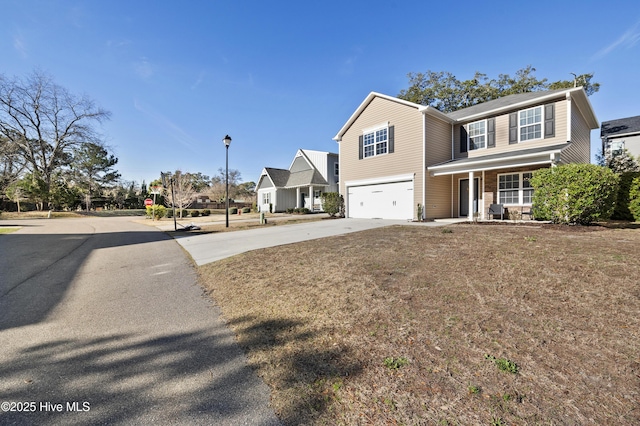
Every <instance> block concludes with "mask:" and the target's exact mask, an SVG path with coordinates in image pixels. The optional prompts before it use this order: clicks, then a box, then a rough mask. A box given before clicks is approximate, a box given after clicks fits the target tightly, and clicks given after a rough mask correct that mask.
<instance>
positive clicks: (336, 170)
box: [333, 163, 340, 176]
mask: <svg viewBox="0 0 640 426" xmlns="http://www.w3.org/2000/svg"><path fill="white" fill-rule="evenodd" d="M333 174H334V176H340V163H333Z"/></svg>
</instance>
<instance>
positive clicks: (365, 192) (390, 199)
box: [348, 181, 413, 220]
mask: <svg viewBox="0 0 640 426" xmlns="http://www.w3.org/2000/svg"><path fill="white" fill-rule="evenodd" d="M348 196H349V201H348V208H349V217H354V218H365V219H366V218H381V219H402V220H405V219H412V218H413V207H412V206H413V182H412V181H403V182H389V183H380V184H375V185H363V186H353V187H349V188H348Z"/></svg>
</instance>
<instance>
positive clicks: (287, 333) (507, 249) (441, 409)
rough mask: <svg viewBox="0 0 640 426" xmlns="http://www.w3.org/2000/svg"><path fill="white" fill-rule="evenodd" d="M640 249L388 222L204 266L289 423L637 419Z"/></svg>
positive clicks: (525, 232)
mask: <svg viewBox="0 0 640 426" xmlns="http://www.w3.org/2000/svg"><path fill="white" fill-rule="evenodd" d="M638 247H640V229H607V228H602V227H570V226H547V227H542V226H539V225H536V224H532V225H528V226H525V225H523V226H508V225H494V226H482V225H454V226H450V227H447V228H428V227H419V226H396V227H388V228H381V229H375V230H370V231H365V232H360V233H354V234H348V235H344V236H337V237H332V238H326V239H321V240H315V241H308V242H303V243H298V244H292V245H288V246H281V247H274V248H269V249H264V250H258V251H254V252H250V253H245V254H243V255H239V256H235V257H233V258H229V259H225V260H221V261H218V262H215V263H212V264H209V265H205V266H202V267H200V268H199V270H200V275H201V279H202V282H203V285H205V287H206V288H207V291H208V292H209V294H210V296H211V297H212V298H213V299H214V300H215V302H216V303H217V304H219V306H220V307H221V309H222V311H223V314H224V317H225V319H226V320H227V322H228V324H229V325H230V326H231V327H232V328H233V330H234V331H235V332H236V334H237V336H238V341H239V343H240V345H241V346H242V347H243V349H244V350H245V351H246V353H247V355H248V358H249V362H250V364H251V365H252V366H253V367H254V368H255V369H256V370H257V372H258V374H259V375H260V376H261V377H262V378H263V379H264V381H265V382H266V383H267V384H268V385H269V386H270V387H271V389H272V404H273V406H274V408H275V409H276V412H277V413H278V415H279V416H280V418H281V419H282V420H283V422H284V423H285V424H288V425H297V424H443V425H456V424H462V425H469V424H485V425H492V424H493V425H498V424H505V425H507V424H508V425H512V424H518V425H534V424H640V284H639V282H640V257H639V256H638Z"/></svg>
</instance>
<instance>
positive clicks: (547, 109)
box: [544, 104, 556, 139]
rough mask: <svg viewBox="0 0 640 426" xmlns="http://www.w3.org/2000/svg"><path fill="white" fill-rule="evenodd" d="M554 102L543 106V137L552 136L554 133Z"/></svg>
mask: <svg viewBox="0 0 640 426" xmlns="http://www.w3.org/2000/svg"><path fill="white" fill-rule="evenodd" d="M555 121H556V120H555V104H548V105H545V106H544V137H545V139H546V138H552V137H554V136H555V135H556V126H555Z"/></svg>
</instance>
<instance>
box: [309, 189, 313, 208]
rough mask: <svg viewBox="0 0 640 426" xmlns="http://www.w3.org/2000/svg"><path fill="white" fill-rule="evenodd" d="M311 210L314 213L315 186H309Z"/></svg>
mask: <svg viewBox="0 0 640 426" xmlns="http://www.w3.org/2000/svg"><path fill="white" fill-rule="evenodd" d="M309 210H311V211H313V185H309Z"/></svg>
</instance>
